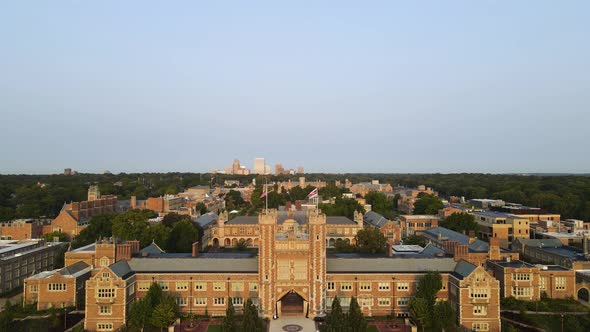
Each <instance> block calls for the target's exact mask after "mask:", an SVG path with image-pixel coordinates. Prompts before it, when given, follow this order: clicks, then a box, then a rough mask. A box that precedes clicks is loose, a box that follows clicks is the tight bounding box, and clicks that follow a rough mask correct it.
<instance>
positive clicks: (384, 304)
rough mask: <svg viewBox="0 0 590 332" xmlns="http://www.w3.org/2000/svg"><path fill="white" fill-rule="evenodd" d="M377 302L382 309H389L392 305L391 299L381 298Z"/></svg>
mask: <svg viewBox="0 0 590 332" xmlns="http://www.w3.org/2000/svg"><path fill="white" fill-rule="evenodd" d="M377 302H378V303H379V306H380V307H388V306H390V305H391V299H390V298H388V297H380V298H379V299H378V300H377Z"/></svg>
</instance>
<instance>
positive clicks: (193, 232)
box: [167, 220, 199, 252]
mask: <svg viewBox="0 0 590 332" xmlns="http://www.w3.org/2000/svg"><path fill="white" fill-rule="evenodd" d="M198 240H199V233H198V231H197V229H196V227H195V226H194V224H193V222H192V221H189V220H181V221H179V222H177V223H175V224H174V227H173V228H172V231H171V232H170V236H169V237H168V246H167V247H168V251H169V252H191V251H192V245H193V243H195V242H196V241H198Z"/></svg>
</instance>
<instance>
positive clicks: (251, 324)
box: [241, 298, 263, 332]
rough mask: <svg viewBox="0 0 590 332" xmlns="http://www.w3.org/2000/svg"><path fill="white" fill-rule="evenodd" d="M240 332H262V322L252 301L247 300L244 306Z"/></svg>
mask: <svg viewBox="0 0 590 332" xmlns="http://www.w3.org/2000/svg"><path fill="white" fill-rule="evenodd" d="M241 330H242V331H252V332H262V331H263V326H262V320H261V319H260V318H259V317H258V309H256V306H255V305H254V303H252V300H251V299H250V298H248V300H246V303H245V304H244V315H243V316H242V326H241Z"/></svg>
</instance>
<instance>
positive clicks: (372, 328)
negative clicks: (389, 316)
mask: <svg viewBox="0 0 590 332" xmlns="http://www.w3.org/2000/svg"><path fill="white" fill-rule="evenodd" d="M367 332H379V330H377V326H375V325H369V327H368V328H367Z"/></svg>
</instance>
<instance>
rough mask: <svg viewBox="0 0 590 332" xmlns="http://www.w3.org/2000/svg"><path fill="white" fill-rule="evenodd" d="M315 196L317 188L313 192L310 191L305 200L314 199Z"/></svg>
mask: <svg viewBox="0 0 590 332" xmlns="http://www.w3.org/2000/svg"><path fill="white" fill-rule="evenodd" d="M317 195H318V188H315V189H314V190H312V191H311V192H310V193H309V194H308V195H307V198H308V199H310V198H314V197H316V196H317Z"/></svg>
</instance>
